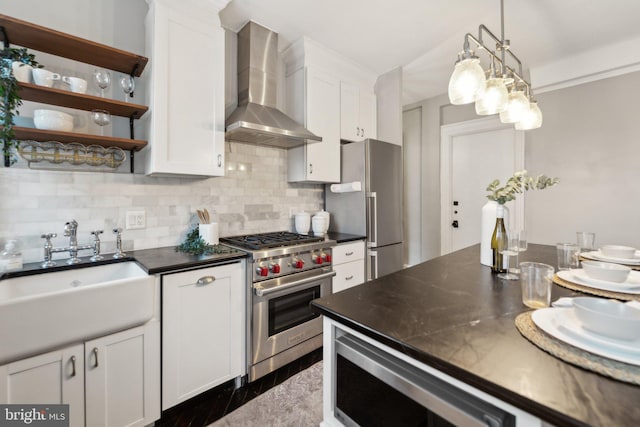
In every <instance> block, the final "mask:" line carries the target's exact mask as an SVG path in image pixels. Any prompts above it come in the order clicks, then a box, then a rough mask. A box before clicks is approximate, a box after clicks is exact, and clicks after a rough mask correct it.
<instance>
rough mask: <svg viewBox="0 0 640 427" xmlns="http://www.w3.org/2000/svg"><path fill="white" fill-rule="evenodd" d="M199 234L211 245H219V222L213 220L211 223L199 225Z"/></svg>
mask: <svg viewBox="0 0 640 427" xmlns="http://www.w3.org/2000/svg"><path fill="white" fill-rule="evenodd" d="M198 234H199V235H200V238H201V239H202V240H204V241H205V242H207V243H208V244H210V245H217V244H218V243H219V240H218V237H219V236H218V223H217V222H212V223H211V224H200V225H198Z"/></svg>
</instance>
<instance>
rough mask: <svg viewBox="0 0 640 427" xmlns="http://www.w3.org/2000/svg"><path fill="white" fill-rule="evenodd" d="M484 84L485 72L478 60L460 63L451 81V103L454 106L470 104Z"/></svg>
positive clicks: (470, 59) (467, 60)
mask: <svg viewBox="0 0 640 427" xmlns="http://www.w3.org/2000/svg"><path fill="white" fill-rule="evenodd" d="M484 84H485V77H484V71H483V70H482V67H481V66H480V60H479V59H478V58H467V59H463V60H461V61H458V62H457V63H456V66H455V68H454V69H453V73H451V78H450V79H449V101H451V103H452V104H453V105H463V104H470V103H472V102H473V101H475V100H476V95H477V93H478V91H479V90H480V89H481V88H482V87H483V86H484Z"/></svg>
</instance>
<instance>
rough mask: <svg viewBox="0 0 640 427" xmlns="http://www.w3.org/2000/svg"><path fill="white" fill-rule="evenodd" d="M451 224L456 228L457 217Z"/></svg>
mask: <svg viewBox="0 0 640 427" xmlns="http://www.w3.org/2000/svg"><path fill="white" fill-rule="evenodd" d="M451 226H452V227H453V228H458V220H457V219H455V220H453V222H452V223H451Z"/></svg>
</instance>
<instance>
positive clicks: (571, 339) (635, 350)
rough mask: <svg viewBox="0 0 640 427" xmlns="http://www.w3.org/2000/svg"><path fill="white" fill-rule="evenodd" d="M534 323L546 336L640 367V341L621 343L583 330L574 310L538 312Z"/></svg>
mask: <svg viewBox="0 0 640 427" xmlns="http://www.w3.org/2000/svg"><path fill="white" fill-rule="evenodd" d="M531 318H532V320H533V322H534V323H535V324H536V326H538V327H539V328H540V329H542V330H543V331H545V332H546V333H547V334H549V335H551V336H553V337H555V338H557V339H559V340H560V341H563V342H565V343H567V344H569V345H572V346H574V347H577V348H580V349H582V350H585V351H588V352H590V353H593V354H597V355H598V356H602V357H606V358H609V359H613V360H617V361H619V362H624V363H629V364H631V365H636V366H640V340H633V341H627V340H618V339H615V338H610V337H606V336H604V335H599V334H596V333H594V332H591V331H588V330H586V329H584V328H583V327H582V325H581V323H580V321H578V319H577V318H576V317H575V314H574V312H573V307H567V308H559V307H550V308H542V309H539V310H536V311H534V312H533V314H532V315H531Z"/></svg>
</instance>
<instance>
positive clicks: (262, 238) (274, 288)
mask: <svg viewBox="0 0 640 427" xmlns="http://www.w3.org/2000/svg"><path fill="white" fill-rule="evenodd" d="M220 241H221V242H223V243H224V244H226V245H230V246H233V247H235V248H237V249H240V250H243V251H245V252H248V253H249V254H250V256H251V259H250V261H249V262H248V263H247V286H248V289H249V292H247V294H248V295H247V359H248V360H247V372H248V377H249V381H254V380H256V379H258V378H260V377H262V376H264V375H266V374H268V373H270V372H272V371H274V370H276V369H277V368H279V367H281V366H284V365H286V364H287V363H289V362H292V361H294V360H296V359H298V358H299V357H301V356H303V355H305V354H307V353H309V352H311V351H313V350H315V349H317V348H320V347H321V346H322V319H321V317H320V315H319V314H316V313H314V312H313V311H312V310H311V307H310V304H309V303H310V302H311V301H312V300H314V299H316V298H320V297H323V296H326V295H329V294H330V293H331V290H332V280H331V279H332V277H333V276H335V272H334V271H333V267H332V260H331V255H332V252H331V251H332V248H333V246H335V241H332V240H325V239H324V238H323V237H314V236H306V235H300V234H295V233H289V232H276V233H263V234H254V235H248V236H237V237H227V238H222V239H220Z"/></svg>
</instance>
